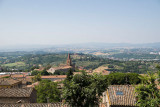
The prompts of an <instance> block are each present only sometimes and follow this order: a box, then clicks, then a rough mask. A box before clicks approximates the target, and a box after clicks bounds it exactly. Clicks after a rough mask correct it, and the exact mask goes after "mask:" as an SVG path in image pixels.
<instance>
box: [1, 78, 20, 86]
mask: <svg viewBox="0 0 160 107" xmlns="http://www.w3.org/2000/svg"><path fill="white" fill-rule="evenodd" d="M18 82H20V81H19V80H16V79H13V78H0V85H13V84H15V83H18Z"/></svg>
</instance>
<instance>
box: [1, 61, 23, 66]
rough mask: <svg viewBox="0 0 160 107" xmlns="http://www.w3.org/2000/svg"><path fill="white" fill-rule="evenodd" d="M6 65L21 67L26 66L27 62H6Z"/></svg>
mask: <svg viewBox="0 0 160 107" xmlns="http://www.w3.org/2000/svg"><path fill="white" fill-rule="evenodd" d="M4 66H8V67H13V66H18V67H21V66H25V63H24V62H15V63H8V64H4Z"/></svg>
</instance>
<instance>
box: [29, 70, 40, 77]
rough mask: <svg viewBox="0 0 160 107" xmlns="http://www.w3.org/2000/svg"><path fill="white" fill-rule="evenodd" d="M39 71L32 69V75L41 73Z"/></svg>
mask: <svg viewBox="0 0 160 107" xmlns="http://www.w3.org/2000/svg"><path fill="white" fill-rule="evenodd" d="M39 73H40V71H32V72H31V75H32V76H34V75H37V74H39Z"/></svg>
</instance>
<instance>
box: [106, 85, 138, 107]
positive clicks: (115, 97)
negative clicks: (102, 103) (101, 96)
mask: <svg viewBox="0 0 160 107" xmlns="http://www.w3.org/2000/svg"><path fill="white" fill-rule="evenodd" d="M134 90H135V88H134V87H133V86H130V85H111V86H109V88H108V93H109V100H110V103H111V105H125V106H134V105H135V104H136V97H135V92H134Z"/></svg>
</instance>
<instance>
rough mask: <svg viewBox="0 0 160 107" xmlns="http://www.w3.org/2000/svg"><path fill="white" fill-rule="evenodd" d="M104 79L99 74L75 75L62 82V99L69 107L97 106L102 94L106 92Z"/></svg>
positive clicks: (83, 73)
mask: <svg viewBox="0 0 160 107" xmlns="http://www.w3.org/2000/svg"><path fill="white" fill-rule="evenodd" d="M106 88H107V84H106V78H105V77H104V76H103V75H101V74H94V75H87V74H86V73H85V72H82V74H76V75H75V76H73V78H69V79H66V80H65V81H64V88H63V95H62V96H63V98H64V99H65V101H66V102H68V103H69V104H70V105H71V106H76V107H93V106H98V104H99V99H100V96H101V95H102V93H103V92H104V91H105V90H106Z"/></svg>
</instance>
